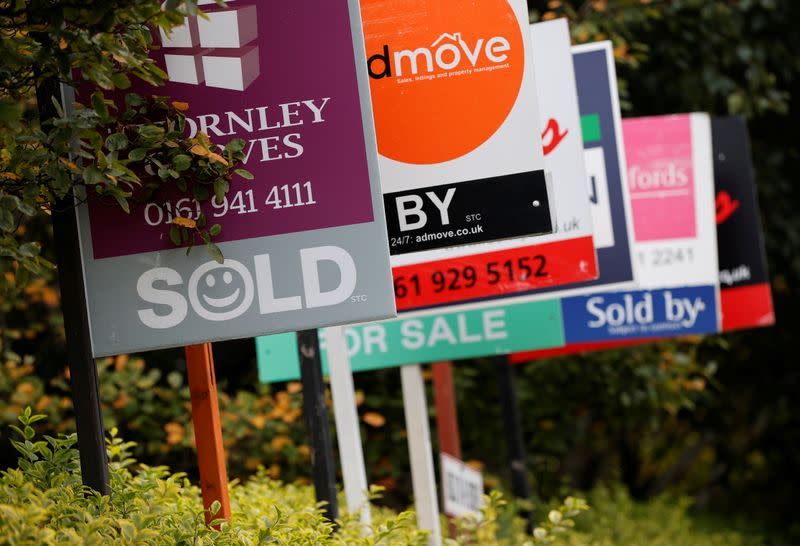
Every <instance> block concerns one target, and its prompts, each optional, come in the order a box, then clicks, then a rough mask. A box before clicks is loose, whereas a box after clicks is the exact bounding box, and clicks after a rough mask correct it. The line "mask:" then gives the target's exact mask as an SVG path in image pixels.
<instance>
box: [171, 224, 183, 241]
mask: <svg viewBox="0 0 800 546" xmlns="http://www.w3.org/2000/svg"><path fill="white" fill-rule="evenodd" d="M169 239H170V241H172V244H174V245H175V246H181V228H179V227H178V226H176V225H175V224H172V225H171V226H170V227H169Z"/></svg>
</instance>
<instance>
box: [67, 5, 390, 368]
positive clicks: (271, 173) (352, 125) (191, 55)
mask: <svg viewBox="0 0 800 546" xmlns="http://www.w3.org/2000/svg"><path fill="white" fill-rule="evenodd" d="M200 3H201V4H207V5H203V6H202V8H203V9H204V11H205V13H206V15H207V17H206V18H201V17H189V18H187V19H186V21H185V23H184V25H183V26H181V27H179V28H177V29H175V30H174V31H173V32H172V33H171V34H169V35H166V34H164V33H163V32H162V33H160V35H159V36H157V41H159V42H160V46H161V47H160V48H159V49H157V50H155V51H154V52H153V55H152V57H153V58H154V60H155V61H156V62H157V63H158V65H159V66H161V67H162V68H163V69H164V70H165V71H166V72H167V74H168V76H169V82H168V83H167V84H166V85H165V86H164V87H160V88H158V89H153V88H146V87H144V86H139V87H138V88H134V89H133V90H134V91H135V92H138V93H140V94H145V93H151V94H159V95H166V96H169V97H171V98H172V99H173V100H176V101H181V102H186V103H187V104H188V105H189V106H188V110H187V111H186V116H187V133H188V135H189V136H194V135H196V134H198V133H200V132H202V133H204V134H206V135H208V136H209V137H210V138H211V140H212V142H214V143H217V144H220V145H224V144H225V143H226V142H229V141H230V140H233V139H243V140H244V141H245V147H244V152H245V161H244V165H243V168H245V169H246V170H248V171H249V172H251V173H252V174H253V176H254V179H253V180H246V179H244V178H242V177H239V176H235V177H234V180H233V181H232V183H231V187H230V190H229V192H228V194H227V196H226V197H225V199H224V200H222V202H219V201H217V200H216V199H215V198H212V199H211V200H209V201H207V202H205V203H203V204H200V203H199V202H197V201H196V200H194V199H192V198H186V197H185V196H183V195H179V194H177V193H170V192H169V191H167V190H164V191H161V192H160V193H159V194H157V195H156V196H155V197H154V198H153V199H152V200H151V202H149V203H131V211H130V214H125V213H124V212H122V211H121V210H120V209H119V207H117V206H112V205H111V204H109V203H107V202H105V201H103V200H100V199H90V200H89V202H88V204H87V205H85V206H81V207H79V220H80V225H81V244H82V253H83V260H84V270H85V274H86V283H87V299H88V304H89V310H90V315H91V324H92V338H93V345H94V350H95V354H96V355H97V356H101V355H107V354H115V353H120V352H130V351H139V350H146V349H153V348H159V347H167V346H178V345H186V344H190V343H197V342H203V341H213V340H219V339H228V338H235V337H249V336H255V335H262V334H267V333H274V332H281V331H293V330H298V329H305V328H313V327H319V326H325V325H330V324H341V323H348V322H358V321H364V320H372V319H378V318H386V317H389V316H393V315H394V296H393V289H392V283H391V273H390V269H389V261H388V245H387V236H386V227H385V220H384V216H383V208H382V203H381V197H380V187H379V181H378V169H377V149H376V144H375V136H374V128H373V122H372V112H371V106H370V102H369V86H368V83H367V75H366V68H365V67H364V66H363V62H362V60H363V58H364V45H363V35H362V30H361V20H360V14H359V8H358V2H357V1H356V0H303V1H302V2H298V1H297V0H272V1H270V2H258V1H255V0H234V1H232V2H231V1H229V6H228V7H221V6H217V5H216V4H214V3H210V2H209V3H206V2H200ZM309 36H311V37H313V40H309ZM320 44H324V47H320ZM201 211H202V212H203V213H205V216H206V218H207V219H208V222H209V224H220V225H221V227H222V231H221V233H220V234H219V235H218V236H217V237H216V239H215V242H217V243H218V245H219V246H220V249H221V250H222V252H223V254H224V256H225V259H226V260H225V263H224V264H216V262H213V261H211V258H210V257H209V256H208V254H207V253H205V250H204V249H203V248H197V249H195V250H193V251H192V252H191V253H190V254H189V256H188V257H187V256H186V253H185V251H184V250H182V249H176V248H175V247H174V245H173V243H172V242H171V241H170V239H169V236H168V231H169V225H170V224H171V222H172V220H173V218H175V217H176V216H181V217H186V218H192V219H197V218H198V217H199V215H200V212H201Z"/></svg>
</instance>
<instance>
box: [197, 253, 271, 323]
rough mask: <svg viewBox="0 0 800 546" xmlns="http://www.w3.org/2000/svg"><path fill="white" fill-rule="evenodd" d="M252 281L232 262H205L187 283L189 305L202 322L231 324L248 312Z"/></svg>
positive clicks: (251, 299) (245, 271)
mask: <svg viewBox="0 0 800 546" xmlns="http://www.w3.org/2000/svg"><path fill="white" fill-rule="evenodd" d="M254 293H255V290H254V286H253V277H252V276H251V275H250V272H249V271H248V270H247V268H246V267H245V266H244V265H243V264H242V263H241V262H237V261H236V260H225V261H224V262H223V263H221V264H219V263H217V262H208V263H205V264H203V265H201V266H200V267H198V268H197V270H196V271H195V272H194V273H193V274H192V276H191V278H190V279H189V301H190V302H191V304H192V308H194V310H195V312H196V313H197V314H198V315H200V316H201V317H203V318H204V319H206V320H213V321H223V320H231V319H234V318H236V317H238V316H240V315H242V314H243V313H244V312H245V311H247V310H248V309H249V308H250V305H252V303H253V297H254Z"/></svg>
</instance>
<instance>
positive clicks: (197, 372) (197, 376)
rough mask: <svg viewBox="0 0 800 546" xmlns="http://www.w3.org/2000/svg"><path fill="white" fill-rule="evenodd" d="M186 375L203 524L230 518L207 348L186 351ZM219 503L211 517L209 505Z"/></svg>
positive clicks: (214, 383) (214, 386)
mask: <svg viewBox="0 0 800 546" xmlns="http://www.w3.org/2000/svg"><path fill="white" fill-rule="evenodd" d="M186 371H187V375H188V376H189V392H190V394H191V399H192V424H193V425H194V441H195V446H196V448H197V462H198V464H199V466H200V489H201V490H202V492H203V507H204V508H205V509H206V522H211V521H212V520H215V519H227V520H229V519H230V518H231V500H230V496H229V494H228V471H227V470H226V468H225V448H224V446H223V445H222V426H221V424H220V418H219V402H218V397H217V380H216V378H215V376H214V357H213V355H212V353H211V344H210V343H203V344H201V345H189V346H187V347H186ZM214 501H219V503H220V509H219V511H218V512H217V513H216V514H212V513H211V510H210V509H211V505H212V504H214Z"/></svg>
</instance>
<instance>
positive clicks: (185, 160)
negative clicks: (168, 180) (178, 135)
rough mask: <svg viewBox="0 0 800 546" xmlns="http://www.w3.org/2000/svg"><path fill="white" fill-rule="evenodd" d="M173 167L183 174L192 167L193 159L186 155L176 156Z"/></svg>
mask: <svg viewBox="0 0 800 546" xmlns="http://www.w3.org/2000/svg"><path fill="white" fill-rule="evenodd" d="M172 165H173V166H174V167H175V170H176V171H178V172H183V171H185V170H187V169H188V168H189V167H191V166H192V158H191V157H189V156H188V155H186V154H180V155H176V156H175V157H174V158H173V159H172Z"/></svg>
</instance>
